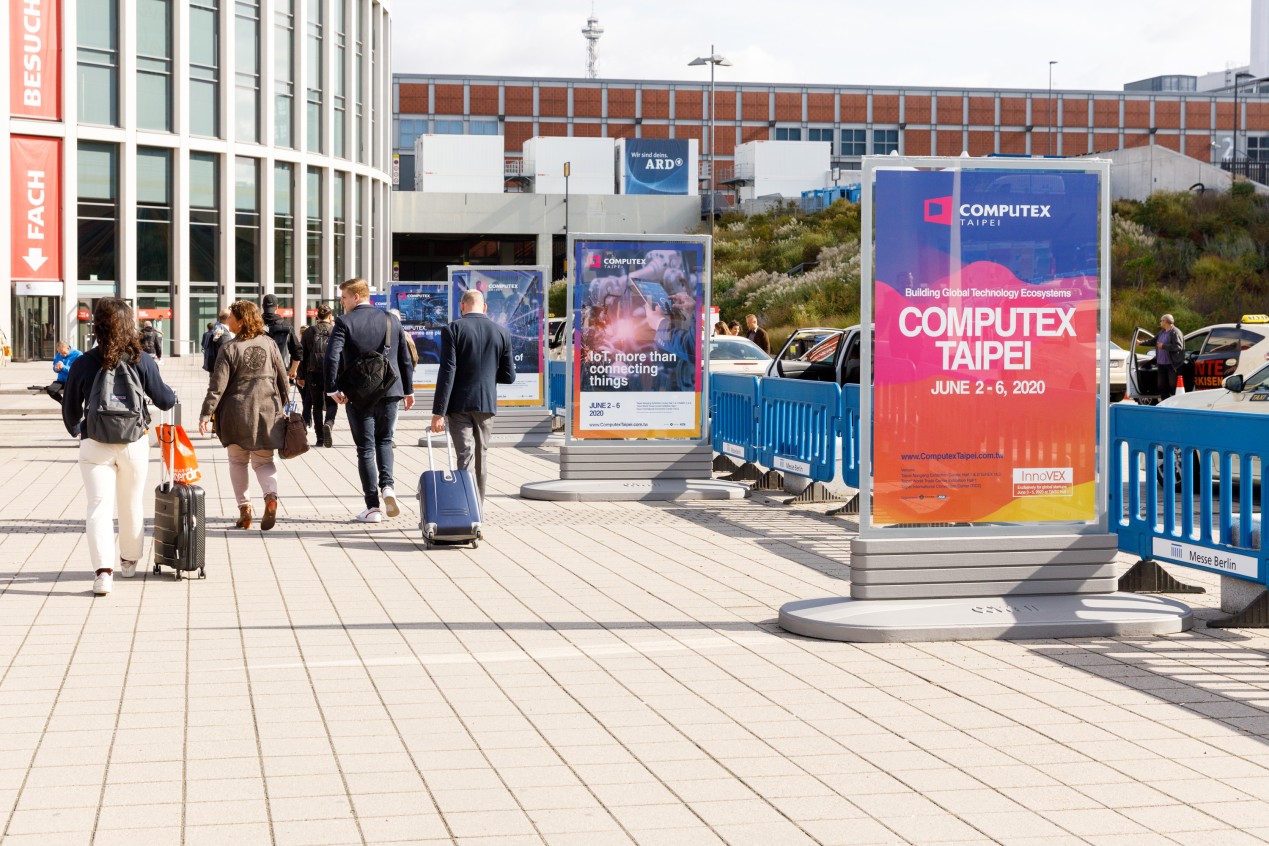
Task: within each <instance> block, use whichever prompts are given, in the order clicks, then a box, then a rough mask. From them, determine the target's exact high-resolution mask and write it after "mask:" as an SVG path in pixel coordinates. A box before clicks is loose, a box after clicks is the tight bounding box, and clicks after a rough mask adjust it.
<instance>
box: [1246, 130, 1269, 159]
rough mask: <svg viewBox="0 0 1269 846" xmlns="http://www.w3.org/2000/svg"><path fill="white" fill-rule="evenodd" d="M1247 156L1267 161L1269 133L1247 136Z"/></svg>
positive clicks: (1268, 156)
mask: <svg viewBox="0 0 1269 846" xmlns="http://www.w3.org/2000/svg"><path fill="white" fill-rule="evenodd" d="M1247 158H1249V159H1252V160H1254V161H1261V162H1263V161H1269V135H1249V136H1247Z"/></svg>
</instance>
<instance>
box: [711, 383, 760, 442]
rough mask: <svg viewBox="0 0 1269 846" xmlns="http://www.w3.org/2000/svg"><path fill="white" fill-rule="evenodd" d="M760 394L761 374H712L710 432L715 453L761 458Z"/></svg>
mask: <svg viewBox="0 0 1269 846" xmlns="http://www.w3.org/2000/svg"><path fill="white" fill-rule="evenodd" d="M758 393H759V379H758V377H757V376H740V375H737V374H735V373H719V374H718V375H715V376H710V379H709V409H710V435H711V440H712V441H713V446H714V452H718V453H722V454H723V455H729V456H731V457H732V458H739V459H740V460H741V461H746V462H751V461H757V460H758Z"/></svg>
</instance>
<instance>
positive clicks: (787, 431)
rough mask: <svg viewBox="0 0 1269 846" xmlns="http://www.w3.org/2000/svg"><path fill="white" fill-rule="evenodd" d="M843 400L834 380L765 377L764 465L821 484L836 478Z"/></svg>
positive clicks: (760, 431)
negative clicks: (839, 422) (806, 380)
mask: <svg viewBox="0 0 1269 846" xmlns="http://www.w3.org/2000/svg"><path fill="white" fill-rule="evenodd" d="M841 401H842V400H841V390H840V389H839V388H838V387H837V385H835V384H833V383H832V382H804V381H801V380H799V379H763V380H762V385H761V389H760V390H759V408H760V411H761V413H760V416H759V419H758V436H759V440H758V444H759V445H758V461H759V463H761V464H762V465H764V466H766V467H771V468H773V469H775V470H780V471H783V472H785V473H792V474H794V475H796V476H806V477H808V478H810V479H812V480H814V481H817V482H829V481H832V479H833V476H834V474H835V473H836V470H837V435H838V431H839V427H838V421H839V419H840V416H841Z"/></svg>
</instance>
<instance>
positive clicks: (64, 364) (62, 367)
mask: <svg viewBox="0 0 1269 846" xmlns="http://www.w3.org/2000/svg"><path fill="white" fill-rule="evenodd" d="M80 355H81V353H80V351H79V350H76V349H72V348H71V345H70V344H68V343H66V342H65V341H58V342H57V355H55V356H54V357H53V372H54V373H56V374H57V376H56V378H55V379H54V381H53V383H52V384H50V385H49V386H48V387H46V388H45V389H44V392H45V393H46V394H48V395H49V396H50V397H52V398H53V399H55V400H57V404H58V405H61V404H62V396H63V394H64V393H65V392H66V377H67V376H69V375H70V369H71V365H72V364H73V363H74V362H75V359H77V358H79V356H80Z"/></svg>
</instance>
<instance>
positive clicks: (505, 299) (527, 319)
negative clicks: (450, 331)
mask: <svg viewBox="0 0 1269 846" xmlns="http://www.w3.org/2000/svg"><path fill="white" fill-rule="evenodd" d="M449 282H450V296H451V308H452V309H453V313H454V315H455V316H457V315H458V314H459V313H460V312H459V306H458V304H459V301H460V300H461V299H462V298H463V294H465V293H466V292H467V291H469V290H473V289H474V290H477V291H480V292H481V293H483V294H484V295H485V306H486V311H485V314H487V315H488V316H489V319H490V320H492V321H493V322H494V323H497V324H499V325H500V326H502V327H503V328H504V329H506V330H507V334H508V335H510V336H511V355H512V358H513V359H514V360H515V365H516V381H515V384H512V385H499V386H498V406H499V407H500V408H506V407H528V408H544V407H545V406H546V268H544V267H505V266H503V267H478V266H463V267H451V268H449Z"/></svg>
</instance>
